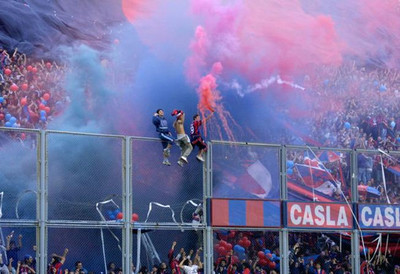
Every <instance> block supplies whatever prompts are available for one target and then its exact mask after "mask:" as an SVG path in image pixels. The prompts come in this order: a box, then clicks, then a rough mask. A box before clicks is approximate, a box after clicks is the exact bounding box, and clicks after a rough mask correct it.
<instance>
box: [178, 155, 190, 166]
mask: <svg viewBox="0 0 400 274" xmlns="http://www.w3.org/2000/svg"><path fill="white" fill-rule="evenodd" d="M179 160H181V161H184V162H185V163H186V164H187V163H189V162H188V160H187V158H186V157H185V156H181V158H179Z"/></svg>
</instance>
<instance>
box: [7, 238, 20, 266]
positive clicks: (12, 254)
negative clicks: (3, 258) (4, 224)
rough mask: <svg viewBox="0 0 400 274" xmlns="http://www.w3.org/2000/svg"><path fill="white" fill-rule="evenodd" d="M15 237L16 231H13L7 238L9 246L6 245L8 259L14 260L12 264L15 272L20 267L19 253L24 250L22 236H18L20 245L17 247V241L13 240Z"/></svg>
mask: <svg viewBox="0 0 400 274" xmlns="http://www.w3.org/2000/svg"><path fill="white" fill-rule="evenodd" d="M13 237H14V231H12V232H11V233H10V234H9V235H8V236H7V238H6V241H7V244H6V249H7V258H8V259H10V258H12V259H13V262H12V267H13V270H14V271H15V270H16V269H17V265H18V253H19V251H20V250H21V248H22V235H21V234H19V235H18V245H16V243H15V241H13V240H12V238H13Z"/></svg>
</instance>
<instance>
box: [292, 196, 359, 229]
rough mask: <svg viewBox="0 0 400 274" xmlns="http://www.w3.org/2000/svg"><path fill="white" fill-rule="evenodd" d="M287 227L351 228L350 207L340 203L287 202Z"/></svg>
mask: <svg viewBox="0 0 400 274" xmlns="http://www.w3.org/2000/svg"><path fill="white" fill-rule="evenodd" d="M286 205H287V206H286V208H287V211H286V220H287V227H291V228H311V229H312V228H316V229H320V228H334V229H351V228H353V217H352V213H351V207H349V205H347V204H342V203H320V202H318V203H313V202H287V204H286Z"/></svg>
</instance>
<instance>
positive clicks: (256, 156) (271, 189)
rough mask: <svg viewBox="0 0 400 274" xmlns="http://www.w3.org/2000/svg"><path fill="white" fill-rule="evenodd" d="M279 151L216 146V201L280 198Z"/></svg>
mask: <svg viewBox="0 0 400 274" xmlns="http://www.w3.org/2000/svg"><path fill="white" fill-rule="evenodd" d="M279 163H280V157H279V148H276V147H268V146H255V145H246V146H242V145H229V144H213V146H212V168H213V174H212V176H213V186H212V194H213V197H215V198H261V199H279V198H280V170H279Z"/></svg>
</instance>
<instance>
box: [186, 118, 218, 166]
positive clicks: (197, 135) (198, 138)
mask: <svg viewBox="0 0 400 274" xmlns="http://www.w3.org/2000/svg"><path fill="white" fill-rule="evenodd" d="M213 114H214V112H212V113H211V114H210V115H209V116H208V117H206V118H205V119H204V121H202V120H201V119H200V115H199V114H197V113H196V114H195V115H193V122H192V123H191V124H190V142H191V144H192V146H193V147H195V146H197V147H198V148H199V151H198V153H197V155H196V159H197V160H199V161H201V162H204V158H203V154H204V152H206V151H207V144H206V142H204V139H203V136H202V135H201V132H200V127H201V126H202V125H203V122H207V121H208V120H209V119H210V118H211V117H212V115H213Z"/></svg>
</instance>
